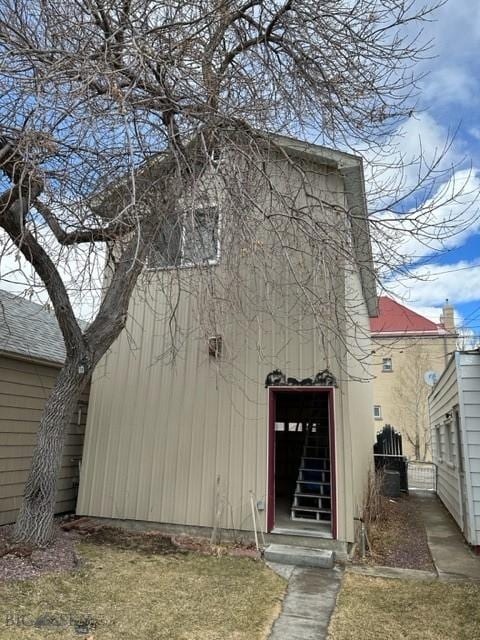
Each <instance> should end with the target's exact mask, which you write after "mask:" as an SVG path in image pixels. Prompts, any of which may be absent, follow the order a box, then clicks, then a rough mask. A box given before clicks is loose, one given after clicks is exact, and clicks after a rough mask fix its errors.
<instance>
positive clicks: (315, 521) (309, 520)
mask: <svg viewBox="0 0 480 640" xmlns="http://www.w3.org/2000/svg"><path fill="white" fill-rule="evenodd" d="M290 520H293V521H294V522H309V523H310V524H314V523H316V524H328V525H331V524H332V521H331V520H317V519H316V518H302V517H300V516H290Z"/></svg>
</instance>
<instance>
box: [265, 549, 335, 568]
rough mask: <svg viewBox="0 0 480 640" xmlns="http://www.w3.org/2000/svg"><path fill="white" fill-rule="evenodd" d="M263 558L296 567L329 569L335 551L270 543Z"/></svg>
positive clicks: (332, 562) (333, 560)
mask: <svg viewBox="0 0 480 640" xmlns="http://www.w3.org/2000/svg"><path fill="white" fill-rule="evenodd" d="M265 559H266V560H268V561H269V562H279V563H281V564H293V565H296V566H298V567H321V568H323V569H331V568H332V567H333V565H334V563H335V552H334V551H331V550H327V549H309V548H308V547H293V546H289V545H286V544H271V545H269V546H268V547H267V548H266V549H265Z"/></svg>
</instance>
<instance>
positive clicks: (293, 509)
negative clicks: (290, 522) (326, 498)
mask: <svg viewBox="0 0 480 640" xmlns="http://www.w3.org/2000/svg"><path fill="white" fill-rule="evenodd" d="M292 511H305V512H311V513H328V514H330V513H332V510H331V509H317V507H292Z"/></svg>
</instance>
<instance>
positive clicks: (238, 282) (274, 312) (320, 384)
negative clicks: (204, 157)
mask: <svg viewBox="0 0 480 640" xmlns="http://www.w3.org/2000/svg"><path fill="white" fill-rule="evenodd" d="M274 142H275V144H273V145H272V146H271V147H267V148H265V150H264V156H263V160H262V161H263V169H264V173H265V175H267V176H268V183H269V188H270V192H269V193H268V194H267V193H266V192H262V190H261V185H260V186H259V185H255V194H254V195H251V194H252V193H253V187H252V182H251V181H250V180H249V179H247V177H246V176H243V175H241V170H240V169H238V166H235V168H230V166H228V167H227V171H226V172H225V173H227V174H231V175H235V176H236V180H237V181H243V184H244V186H243V187H242V191H241V197H245V203H244V205H242V209H240V208H238V209H236V211H235V216H231V215H230V214H229V209H228V206H227V204H223V203H226V198H223V195H222V193H216V194H215V195H214V196H212V192H213V191H214V188H212V187H211V185H210V186H209V187H208V188H207V189H206V192H207V193H208V196H209V198H210V201H209V202H207V203H205V202H202V205H201V207H199V208H198V209H197V210H196V212H195V218H194V223H193V224H196V222H195V221H196V216H197V214H198V215H199V216H201V217H202V220H203V222H202V225H203V226H202V231H201V235H202V245H203V249H204V250H205V251H204V253H203V254H202V261H201V265H200V266H199V262H198V260H195V259H192V257H191V254H192V252H193V249H192V246H193V244H194V243H192V241H191V239H189V234H190V233H191V231H192V228H191V227H188V226H187V223H186V222H185V226H184V228H183V229H182V230H181V231H182V232H181V233H179V234H178V236H175V235H173V234H172V236H171V238H173V240H172V239H170V241H169V243H166V242H165V241H162V242H163V244H162V243H160V244H159V247H158V249H157V252H156V254H155V259H156V260H157V262H155V261H154V260H152V261H151V262H150V263H149V269H148V271H147V272H146V277H145V278H144V279H142V281H141V282H139V284H138V286H137V289H136V291H135V293H134V295H133V298H132V300H131V304H130V309H129V319H128V322H127V327H126V330H125V331H124V332H123V333H122V335H121V336H120V338H119V339H118V340H117V342H116V343H115V344H114V345H113V347H112V348H111V350H110V351H109V353H108V354H107V355H106V357H105V358H104V359H103V360H102V361H101V363H100V364H99V365H98V366H97V368H96V370H95V372H94V375H93V381H92V388H91V395H90V405H89V414H88V422H87V429H86V440H85V454H84V462H83V465H82V472H81V479H80V492H79V499H78V504H77V513H78V514H79V515H88V516H97V517H103V518H109V519H116V520H117V519H118V520H135V521H141V522H142V523H144V524H145V525H146V524H147V523H155V526H159V527H160V526H163V527H164V528H165V530H169V531H178V530H185V529H186V530H190V531H193V530H195V531H198V530H199V529H198V528H201V529H200V531H203V532H204V533H208V532H210V531H211V530H212V528H213V527H219V528H221V529H225V530H235V531H243V532H248V531H251V530H252V529H253V519H252V511H251V505H252V499H253V501H254V504H255V506H256V507H257V508H258V514H259V516H258V517H259V523H260V525H261V526H262V528H263V529H264V530H266V531H267V532H271V533H273V534H278V535H279V539H280V538H281V537H282V536H291V535H295V536H309V537H310V538H312V537H313V538H319V539H326V540H338V541H340V542H342V543H347V542H352V541H353V540H354V537H355V520H354V518H355V517H357V516H359V515H360V514H361V510H362V505H363V500H364V494H365V488H366V484H367V479H368V472H369V469H370V468H371V463H372V444H373V433H372V429H371V411H372V392H371V381H370V376H369V373H368V358H369V354H370V350H371V347H370V337H369V317H370V316H372V315H374V314H375V313H376V294H375V282H374V277H373V267H372V259H371V251H370V240H369V231H368V219H367V210H366V201H365V194H364V184H363V170H362V164H361V160H360V159H359V158H357V157H355V156H352V155H349V154H345V153H340V152H337V151H333V150H330V149H326V148H323V147H319V146H315V145H310V144H306V143H302V142H299V141H297V140H291V139H287V138H283V137H280V136H275V138H274ZM231 161H233V160H232V158H231V157H229V156H228V154H227V160H226V161H225V162H226V163H229V162H231ZM298 167H300V168H301V171H299V170H298ZM244 178H245V179H244ZM272 194H273V195H272ZM250 198H251V202H250ZM286 201H288V203H289V204H288V206H290V203H291V202H292V203H294V204H292V206H295V207H297V208H298V210H300V209H302V210H304V209H305V208H306V207H309V212H310V213H311V215H312V216H318V217H317V218H315V221H314V223H313V224H315V225H316V224H317V223H318V222H319V221H320V223H321V224H323V223H324V224H325V225H326V226H328V228H331V229H332V231H331V232H330V231H329V232H328V234H327V235H326V238H328V237H330V238H333V237H334V234H336V233H339V234H340V233H342V234H343V236H342V242H347V243H348V244H350V245H351V247H352V253H353V255H354V257H353V258H352V260H347V259H346V258H345V257H344V256H341V255H340V252H338V251H337V252H336V253H332V254H329V249H328V246H327V247H326V248H325V250H323V249H322V251H323V253H321V251H320V248H319V247H318V246H317V245H316V246H315V247H312V248H311V250H308V251H307V247H308V243H309V236H308V231H307V232H306V235H305V238H304V240H303V239H302V245H301V246H302V247H304V248H305V250H304V251H292V252H291V253H289V252H286V251H285V245H286V244H287V243H288V242H289V241H288V234H289V232H290V231H289V227H288V224H286V225H285V227H282V233H278V228H276V229H275V232H272V233H271V234H269V233H268V229H267V230H266V225H265V224H264V220H265V219H268V216H270V215H275V214H277V215H278V214H279V212H280V208H279V207H281V206H283V205H284V204H285V202H286ZM280 202H281V203H282V204H280ZM312 202H314V203H316V204H315V205H312ZM259 203H260V204H261V206H260V205H259ZM257 205H258V206H257ZM212 211H213V214H212ZM309 215H310V214H309ZM238 216H245V217H246V218H247V220H248V224H246V225H245V226H242V227H241V228H240V229H239V226H238ZM312 220H313V218H312ZM209 221H210V222H211V226H210V227H209V226H208V225H209ZM189 224H190V223H189ZM205 230H207V233H206V232H205ZM249 230H251V233H248V231H249ZM175 242H178V245H176V244H175ZM282 243H283V244H282ZM198 244H199V243H198V242H197V244H196V248H197V249H198ZM204 245H208V246H206V247H205V246H204ZM280 245H282V246H280ZM172 246H173V249H172ZM177 249H178V251H177ZM281 249H283V250H281ZM260 254H262V255H263V254H265V255H267V257H268V260H266V261H263V262H261V256H260ZM312 256H314V257H315V259H313V257H312ZM327 258H328V259H327ZM318 260H320V261H322V260H323V262H322V264H321V265H319V264H318ZM292 263H294V268H292ZM260 264H261V267H260V266H259V265H260ZM320 267H321V268H320ZM327 274H328V277H327ZM299 288H303V289H304V290H308V291H309V292H311V296H310V297H309V296H307V302H302V298H301V296H300V295H299ZM320 298H321V300H322V301H323V302H322V303H321V305H320V306H318V305H317V301H318V300H319V299H320ZM309 301H310V302H309ZM309 305H310V306H309ZM315 305H317V306H315ZM172 308H174V309H175V313H174V314H173V313H172ZM312 309H313V310H315V309H317V310H318V309H320V310H322V313H319V312H318V317H314V316H316V315H317V311H315V313H314V312H313V311H312ZM321 323H323V329H322V325H321ZM172 344H173V345H174V348H172ZM325 370H328V371H325ZM269 374H270V375H269ZM317 374H320V375H317ZM285 539H286V538H285Z"/></svg>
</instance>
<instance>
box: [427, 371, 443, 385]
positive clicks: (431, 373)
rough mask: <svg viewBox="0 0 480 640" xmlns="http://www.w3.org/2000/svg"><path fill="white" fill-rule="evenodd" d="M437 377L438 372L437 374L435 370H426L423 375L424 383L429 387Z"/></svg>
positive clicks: (438, 376) (436, 380) (435, 381)
mask: <svg viewBox="0 0 480 640" xmlns="http://www.w3.org/2000/svg"><path fill="white" fill-rule="evenodd" d="M439 378H440V374H438V373H437V372H436V371H426V372H425V375H424V376H423V379H424V380H425V383H426V384H428V386H429V387H433V386H434V385H435V384H437V382H438V379H439Z"/></svg>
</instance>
